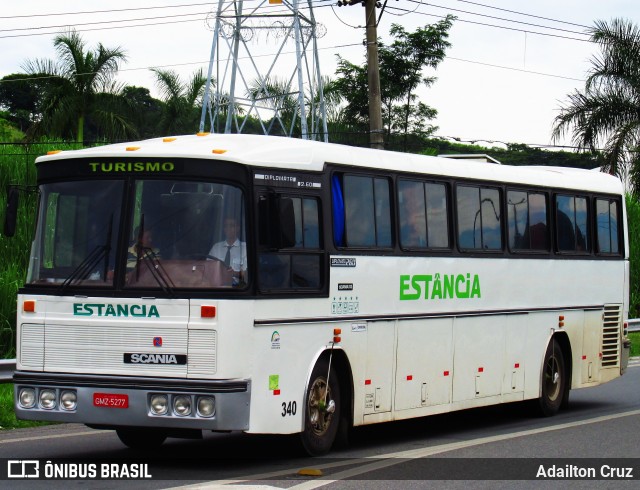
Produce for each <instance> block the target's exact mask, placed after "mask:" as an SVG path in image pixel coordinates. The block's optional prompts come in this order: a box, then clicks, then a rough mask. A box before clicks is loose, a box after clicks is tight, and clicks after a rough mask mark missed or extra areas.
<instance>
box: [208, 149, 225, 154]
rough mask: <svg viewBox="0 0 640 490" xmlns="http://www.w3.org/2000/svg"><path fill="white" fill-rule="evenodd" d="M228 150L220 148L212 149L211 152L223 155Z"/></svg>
mask: <svg viewBox="0 0 640 490" xmlns="http://www.w3.org/2000/svg"><path fill="white" fill-rule="evenodd" d="M226 152H227V150H220V149H217V148H216V149H215V150H211V153H213V154H214V155H222V154H223V153H226Z"/></svg>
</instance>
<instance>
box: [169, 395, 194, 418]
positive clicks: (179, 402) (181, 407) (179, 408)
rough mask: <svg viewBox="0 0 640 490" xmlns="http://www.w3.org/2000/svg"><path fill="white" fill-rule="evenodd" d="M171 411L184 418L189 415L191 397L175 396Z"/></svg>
mask: <svg viewBox="0 0 640 490" xmlns="http://www.w3.org/2000/svg"><path fill="white" fill-rule="evenodd" d="M173 411H174V413H175V414H176V415H180V416H181V417H186V416H187V415H190V414H191V397H190V396H184V395H180V396H176V397H175V398H174V399H173Z"/></svg>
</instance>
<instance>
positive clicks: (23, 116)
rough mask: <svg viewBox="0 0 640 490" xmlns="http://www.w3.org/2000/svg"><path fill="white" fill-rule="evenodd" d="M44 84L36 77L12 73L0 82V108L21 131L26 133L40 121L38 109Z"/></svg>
mask: <svg viewBox="0 0 640 490" xmlns="http://www.w3.org/2000/svg"><path fill="white" fill-rule="evenodd" d="M44 88H45V84H44V82H43V80H42V79H41V78H39V77H37V76H33V75H31V76H30V75H25V74H24V73H13V74H11V75H7V76H5V77H2V79H1V80H0V108H2V109H5V110H6V111H7V113H8V117H7V120H9V121H11V122H12V123H14V124H15V125H17V126H18V128H19V129H20V130H21V131H23V132H24V131H26V130H27V129H28V128H29V127H30V126H31V125H32V124H33V123H34V122H35V121H37V120H39V119H41V117H42V115H41V114H40V113H39V110H40V109H39V108H40V106H41V103H42V94H43V92H44Z"/></svg>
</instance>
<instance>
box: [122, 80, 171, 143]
mask: <svg viewBox="0 0 640 490" xmlns="http://www.w3.org/2000/svg"><path fill="white" fill-rule="evenodd" d="M122 96H123V97H125V98H126V99H127V100H128V102H129V105H130V106H131V108H132V109H133V113H134V116H133V121H134V124H135V125H136V127H137V128H138V134H139V136H140V137H141V138H152V137H155V136H158V130H157V128H156V126H157V123H158V120H159V119H160V115H161V114H162V102H161V101H159V100H158V99H154V98H153V97H151V93H150V92H149V89H148V88H145V87H136V86H133V85H127V86H126V87H124V88H123V89H122Z"/></svg>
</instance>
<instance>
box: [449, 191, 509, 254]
mask: <svg viewBox="0 0 640 490" xmlns="http://www.w3.org/2000/svg"><path fill="white" fill-rule="evenodd" d="M457 211H458V243H459V246H460V248H461V249H462V250H469V251H472V250H484V251H499V250H502V226H501V224H500V223H501V220H502V217H501V215H500V191H499V190H498V189H494V188H491V187H477V186H466V185H459V186H458V187H457Z"/></svg>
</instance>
